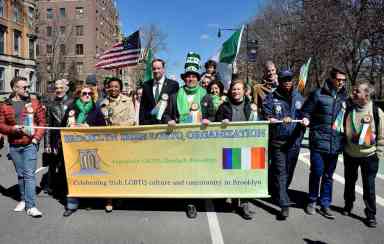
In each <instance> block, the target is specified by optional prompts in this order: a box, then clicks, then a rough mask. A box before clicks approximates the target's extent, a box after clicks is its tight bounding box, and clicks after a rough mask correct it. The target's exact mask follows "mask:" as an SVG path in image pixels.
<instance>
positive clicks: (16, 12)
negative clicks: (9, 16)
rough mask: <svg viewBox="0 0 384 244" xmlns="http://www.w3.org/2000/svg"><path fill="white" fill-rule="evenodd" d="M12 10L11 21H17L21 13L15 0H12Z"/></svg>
mask: <svg viewBox="0 0 384 244" xmlns="http://www.w3.org/2000/svg"><path fill="white" fill-rule="evenodd" d="M12 5H13V6H12V11H13V21H15V22H19V21H20V18H21V15H20V12H21V11H20V6H19V5H18V4H17V3H16V1H13V4H12Z"/></svg>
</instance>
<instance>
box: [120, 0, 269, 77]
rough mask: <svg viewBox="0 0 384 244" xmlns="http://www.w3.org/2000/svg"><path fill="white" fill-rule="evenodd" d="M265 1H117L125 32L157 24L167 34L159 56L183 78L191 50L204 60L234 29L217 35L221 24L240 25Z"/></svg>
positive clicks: (232, 26) (174, 73) (213, 52)
mask: <svg viewBox="0 0 384 244" xmlns="http://www.w3.org/2000/svg"><path fill="white" fill-rule="evenodd" d="M261 2H262V0H204V1H203V0H194V1H188V0H187V1H186V0H173V1H172V0H117V7H118V11H119V15H120V21H121V24H122V29H123V33H124V34H125V35H129V34H130V33H132V32H134V31H135V30H137V29H138V28H140V27H141V26H144V25H148V24H156V25H158V26H159V27H160V29H161V30H162V31H163V32H164V33H166V34H167V39H166V43H167V50H166V51H163V52H159V53H158V54H157V55H156V56H157V57H159V58H163V59H164V60H165V61H166V62H167V67H166V69H167V74H168V76H169V75H176V76H177V78H179V77H180V76H179V75H180V73H182V72H183V66H184V61H185V57H186V54H187V52H189V51H194V52H197V53H199V54H200V55H201V58H202V62H201V64H202V66H203V64H204V62H205V61H206V60H207V59H208V58H209V57H211V56H212V55H213V54H215V52H216V51H217V50H218V49H219V47H220V46H221V44H222V42H224V41H225V40H226V38H228V37H229V36H230V34H231V32H229V31H227V32H223V35H222V37H221V38H220V39H219V38H218V37H217V30H218V26H220V27H221V28H236V27H240V26H241V25H242V24H243V23H245V22H246V21H248V20H249V19H250V18H251V17H252V16H254V15H256V13H257V11H258V9H259V8H260V6H261V5H260V3H261Z"/></svg>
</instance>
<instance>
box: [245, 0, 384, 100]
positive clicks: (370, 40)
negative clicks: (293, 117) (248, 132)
mask: <svg viewBox="0 0 384 244" xmlns="http://www.w3.org/2000/svg"><path fill="white" fill-rule="evenodd" d="M383 8H384V2H383V1H382V0H271V1H268V2H267V3H266V4H265V6H264V7H263V9H262V10H261V11H260V12H259V13H258V14H257V15H255V17H254V18H253V19H252V20H251V21H249V26H250V28H249V35H250V36H251V37H252V38H256V39H257V40H258V42H259V49H258V60H257V62H256V65H251V67H249V70H251V72H252V76H253V77H254V76H256V77H257V76H258V77H260V75H261V74H262V72H261V67H262V65H261V64H262V63H263V62H264V61H265V60H270V59H272V60H274V61H275V63H276V64H277V66H278V67H289V68H291V69H293V70H294V71H296V73H298V71H299V68H300V66H301V65H302V64H303V63H304V62H305V61H306V60H307V59H308V58H309V57H312V64H311V68H310V76H309V77H310V78H309V80H310V81H312V82H309V89H311V88H312V87H313V86H319V85H321V84H322V82H323V80H324V79H325V78H327V76H328V71H329V68H330V67H331V66H342V67H344V69H345V70H346V72H347V75H348V80H349V82H350V83H349V87H350V85H353V84H354V83H355V82H356V81H357V80H358V79H367V80H370V81H371V82H372V83H375V84H376V85H377V86H378V87H380V94H381V93H382V92H381V91H382V82H383V73H382V72H383V66H384V65H383V57H384V54H383V49H384V23H383V21H384V20H383V19H384V17H383V16H384V10H383ZM324 10H326V11H324ZM243 40H244V39H243ZM242 46H243V47H244V46H246V45H244V43H243V44H242ZM241 50H242V52H241V54H240V59H239V63H240V66H241V70H242V71H243V75H244V70H245V69H244V65H245V63H246V62H245V61H246V55H245V54H244V53H245V52H246V50H244V48H242V49H241ZM255 74H256V75H255Z"/></svg>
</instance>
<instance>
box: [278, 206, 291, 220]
mask: <svg viewBox="0 0 384 244" xmlns="http://www.w3.org/2000/svg"><path fill="white" fill-rule="evenodd" d="M280 216H281V218H282V219H286V218H288V217H289V207H282V208H281V212H280Z"/></svg>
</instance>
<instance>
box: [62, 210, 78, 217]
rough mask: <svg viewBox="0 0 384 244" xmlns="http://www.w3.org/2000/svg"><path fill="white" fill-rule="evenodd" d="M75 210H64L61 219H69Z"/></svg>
mask: <svg viewBox="0 0 384 244" xmlns="http://www.w3.org/2000/svg"><path fill="white" fill-rule="evenodd" d="M76 210H77V209H66V210H65V211H64V213H63V217H69V216H71V215H72V214H73V213H74V212H76Z"/></svg>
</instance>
